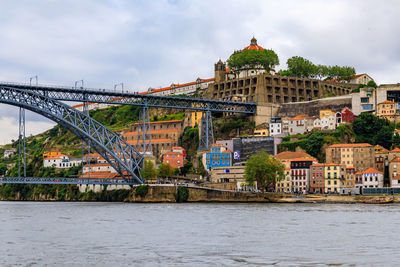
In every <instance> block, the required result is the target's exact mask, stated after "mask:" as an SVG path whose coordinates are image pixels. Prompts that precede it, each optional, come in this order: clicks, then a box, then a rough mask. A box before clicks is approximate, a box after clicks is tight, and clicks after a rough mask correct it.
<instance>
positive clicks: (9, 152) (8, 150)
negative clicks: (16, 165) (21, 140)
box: [4, 148, 17, 159]
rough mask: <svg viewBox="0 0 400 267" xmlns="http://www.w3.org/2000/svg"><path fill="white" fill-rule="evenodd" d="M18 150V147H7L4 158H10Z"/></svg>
mask: <svg viewBox="0 0 400 267" xmlns="http://www.w3.org/2000/svg"><path fill="white" fill-rule="evenodd" d="M16 152H17V149H15V148H11V149H6V150H4V158H6V159H7V158H10V157H12V156H14V154H15V153H16Z"/></svg>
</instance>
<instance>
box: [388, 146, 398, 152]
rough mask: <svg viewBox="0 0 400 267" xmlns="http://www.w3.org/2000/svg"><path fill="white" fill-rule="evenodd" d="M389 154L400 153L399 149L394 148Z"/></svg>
mask: <svg viewBox="0 0 400 267" xmlns="http://www.w3.org/2000/svg"><path fill="white" fill-rule="evenodd" d="M390 152H395V153H398V152H400V148H398V147H396V148H395V149H392V150H390Z"/></svg>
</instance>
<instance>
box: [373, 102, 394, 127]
mask: <svg viewBox="0 0 400 267" xmlns="http://www.w3.org/2000/svg"><path fill="white" fill-rule="evenodd" d="M395 114H396V105H395V104H394V102H392V101H390V100H386V101H383V102H382V103H379V104H378V106H377V112H376V115H377V116H378V117H381V118H386V119H388V120H389V121H390V122H394V119H395Z"/></svg>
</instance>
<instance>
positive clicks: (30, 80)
mask: <svg viewBox="0 0 400 267" xmlns="http://www.w3.org/2000/svg"><path fill="white" fill-rule="evenodd" d="M33 79H36V86H38V76H37V75H35V76H33V77H30V78H29V85H30V86H32V80H33Z"/></svg>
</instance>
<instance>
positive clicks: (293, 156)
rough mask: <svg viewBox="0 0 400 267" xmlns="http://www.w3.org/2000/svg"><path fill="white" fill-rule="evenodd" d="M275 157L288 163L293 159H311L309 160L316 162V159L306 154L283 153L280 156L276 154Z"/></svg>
mask: <svg viewBox="0 0 400 267" xmlns="http://www.w3.org/2000/svg"><path fill="white" fill-rule="evenodd" d="M274 157H275V158H276V159H278V160H279V161H281V162H287V161H291V160H293V159H299V158H309V159H313V160H315V161H316V159H315V158H313V157H312V156H310V155H309V154H307V153H306V152H292V151H283V152H281V153H279V154H276V155H275V156H274Z"/></svg>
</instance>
